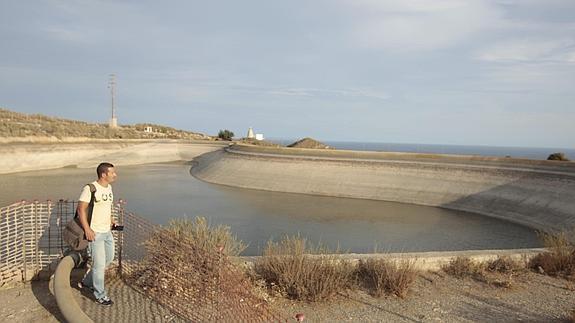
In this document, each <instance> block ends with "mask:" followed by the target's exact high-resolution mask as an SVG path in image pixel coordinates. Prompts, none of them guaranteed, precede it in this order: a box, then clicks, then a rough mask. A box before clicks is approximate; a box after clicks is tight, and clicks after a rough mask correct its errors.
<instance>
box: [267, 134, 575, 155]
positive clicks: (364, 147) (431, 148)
mask: <svg viewBox="0 0 575 323" xmlns="http://www.w3.org/2000/svg"><path fill="white" fill-rule="evenodd" d="M266 140H268V141H271V142H274V143H277V144H281V145H289V144H291V143H293V142H296V141H297V140H299V139H286V138H269V139H266ZM318 141H320V142H322V143H324V144H326V145H328V146H330V147H332V148H335V149H342V150H360V151H387V152H408V153H431V154H448V155H477V156H491V157H511V158H526V159H539V160H545V159H547V157H549V155H550V154H553V153H564V154H565V157H567V158H568V159H569V160H573V159H575V149H574V148H558V147H514V146H489V145H454V144H418V143H393V142H361V141H336V140H327V141H321V140H318Z"/></svg>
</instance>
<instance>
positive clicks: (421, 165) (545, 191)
mask: <svg viewBox="0 0 575 323" xmlns="http://www.w3.org/2000/svg"><path fill="white" fill-rule="evenodd" d="M192 174H193V175H194V176H196V177H197V178H199V179H201V180H204V181H206V182H210V183H217V184H223V185H230V186H235V187H243V188H251V189H260V190H269V191H279V192H292V193H305V194H317V195H328V196H337V197H352V198H363V199H374V200H386V201H395V202H403V203H412V204H420V205H428V206H438V207H445V208H449V209H455V210H463V211H469V212H474V213H479V214H484V215H488V216H493V217H498V218H503V219H506V220H510V221H512V222H516V223H521V224H524V225H528V226H530V227H534V228H537V229H565V228H570V227H572V226H574V225H575V163H572V162H551V161H530V160H520V159H508V158H485V157H471V156H447V155H444V156H442V155H429V154H425V155H423V154H408V153H374V152H370V153H366V152H362V153H358V152H349V151H348V152H346V151H317V150H306V149H295V150H294V149H287V148H286V149H281V148H280V149H278V148H272V149H270V148H264V147H249V146H238V145H236V146H234V147H232V148H229V149H227V150H225V151H223V150H220V151H215V152H212V153H209V154H205V155H202V156H199V157H197V158H196V159H195V164H194V167H193V168H192Z"/></svg>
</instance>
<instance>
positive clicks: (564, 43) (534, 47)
mask: <svg viewBox="0 0 575 323" xmlns="http://www.w3.org/2000/svg"><path fill="white" fill-rule="evenodd" d="M476 58H477V59H479V60H483V61H488V62H538V61H539V62H542V61H547V62H549V61H554V62H567V63H572V62H574V58H575V41H573V40H572V39H555V40H533V39H516V40H507V41H503V42H499V43H496V44H494V45H492V46H490V47H488V48H487V49H484V50H482V51H480V52H479V53H478V54H477V55H476Z"/></svg>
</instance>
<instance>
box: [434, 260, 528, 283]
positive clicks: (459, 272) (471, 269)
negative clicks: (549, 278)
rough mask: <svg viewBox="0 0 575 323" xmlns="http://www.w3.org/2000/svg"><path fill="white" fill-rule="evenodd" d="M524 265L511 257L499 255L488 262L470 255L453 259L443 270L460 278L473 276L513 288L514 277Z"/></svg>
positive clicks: (474, 278)
mask: <svg viewBox="0 0 575 323" xmlns="http://www.w3.org/2000/svg"><path fill="white" fill-rule="evenodd" d="M523 268H524V266H523V265H522V264H521V263H520V262H518V261H515V260H512V259H511V258H509V257H498V258H497V259H495V260H492V261H487V262H476V261H473V260H471V259H470V258H468V257H457V258H454V259H452V260H451V261H450V262H449V263H448V264H447V265H445V266H443V267H442V270H443V271H444V272H446V273H447V274H449V275H451V276H454V277H456V278H459V279H463V278H471V279H473V280H475V281H478V282H482V283H486V284H488V285H490V286H494V287H502V288H512V287H513V285H514V279H513V277H514V276H515V275H516V274H517V273H518V272H519V271H521V270H522V269H523Z"/></svg>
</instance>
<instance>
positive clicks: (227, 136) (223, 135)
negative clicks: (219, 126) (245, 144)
mask: <svg viewBox="0 0 575 323" xmlns="http://www.w3.org/2000/svg"><path fill="white" fill-rule="evenodd" d="M233 137H234V133H233V132H231V131H229V130H227V129H226V130H220V132H218V138H220V139H222V140H232V138H233Z"/></svg>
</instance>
